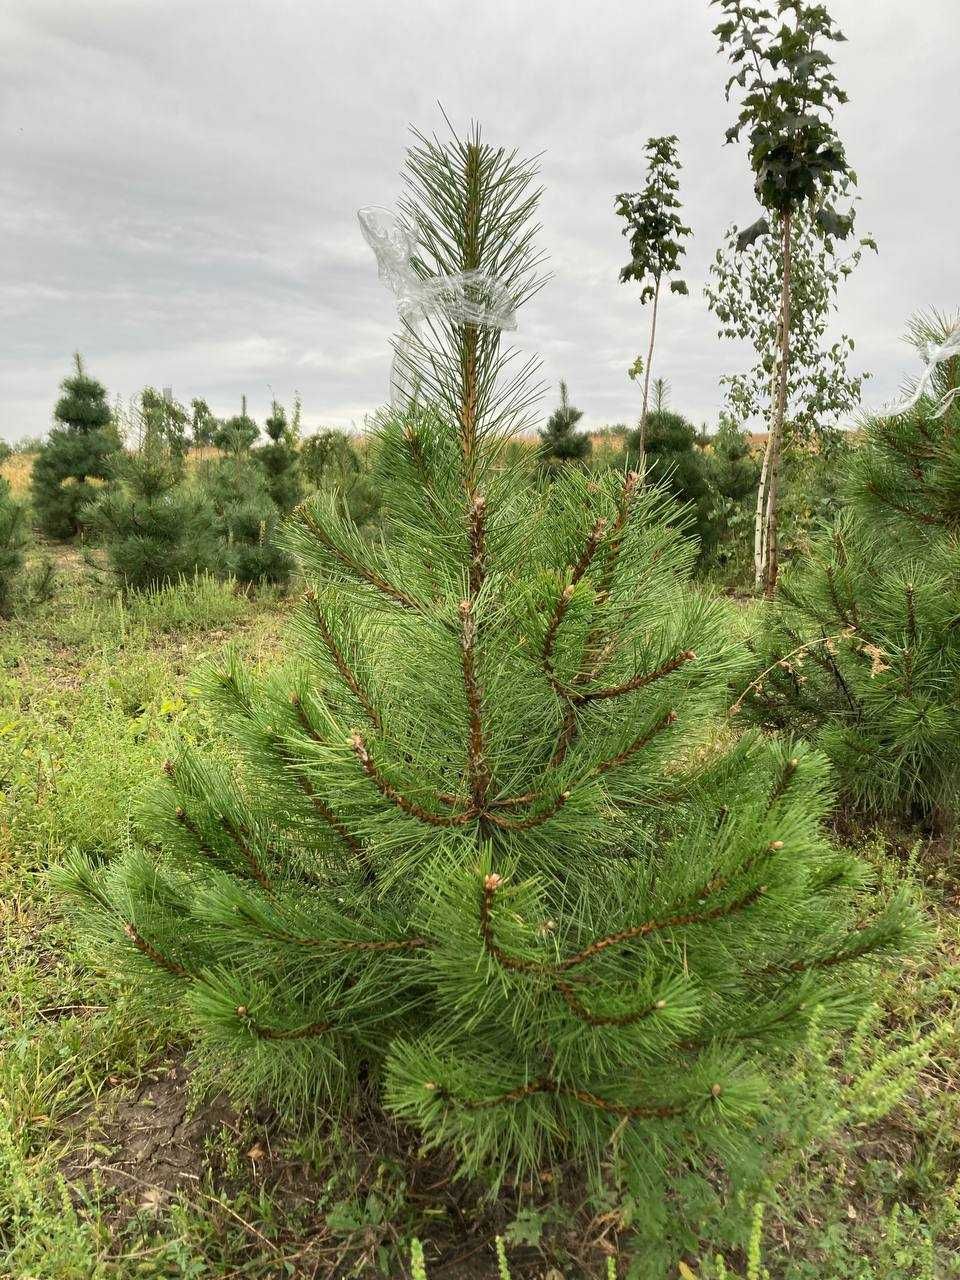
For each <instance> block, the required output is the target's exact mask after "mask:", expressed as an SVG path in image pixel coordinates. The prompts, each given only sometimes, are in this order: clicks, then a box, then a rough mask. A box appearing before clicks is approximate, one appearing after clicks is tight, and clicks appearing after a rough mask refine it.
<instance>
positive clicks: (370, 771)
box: [350, 731, 479, 827]
mask: <svg viewBox="0 0 960 1280" xmlns="http://www.w3.org/2000/svg"><path fill="white" fill-rule="evenodd" d="M350 746H351V747H352V749H353V753H354V755H355V756H356V757H357V759H358V760H359V761H360V765H361V768H362V769H363V771H364V773H365V774H366V775H367V777H368V778H369V779H370V781H371V782H372V783H373V785H374V786H375V787H376V788H377V790H378V791H379V792H380V794H381V795H382V796H383V797H384V799H386V800H389V801H390V803H391V804H395V805H396V806H397V808H398V809H402V810H403V811H404V813H409V814H410V815H411V817H414V818H418V819H419V820H420V821H421V822H426V823H428V824H429V825H430V826H432V827H462V826H464V825H466V823H468V822H472V821H473V820H474V819H475V818H477V817H478V816H479V814H478V812H477V810H476V809H467V810H466V811H465V812H463V813H456V814H450V815H449V816H445V815H444V814H441V813H432V812H431V811H430V810H429V809H425V808H424V807H423V805H422V804H419V803H418V802H417V801H416V800H411V799H409V798H408V797H407V796H405V795H403V794H402V792H400V791H398V790H397V788H396V787H395V786H394V785H393V783H391V782H389V781H388V780H387V778H385V777H384V775H383V774H382V773H381V771H380V769H379V768H378V766H377V764H376V763H375V761H374V759H373V757H372V756H371V755H370V751H369V748H368V747H367V744H366V742H365V741H364V738H363V734H361V733H360V732H359V731H354V733H352V734H351V735H350Z"/></svg>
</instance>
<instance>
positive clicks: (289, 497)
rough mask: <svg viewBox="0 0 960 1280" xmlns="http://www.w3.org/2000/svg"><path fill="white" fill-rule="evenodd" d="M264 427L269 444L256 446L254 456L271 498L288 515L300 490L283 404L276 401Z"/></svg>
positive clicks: (294, 445) (293, 441)
mask: <svg viewBox="0 0 960 1280" xmlns="http://www.w3.org/2000/svg"><path fill="white" fill-rule="evenodd" d="M263 427H264V430H265V431H266V433H267V437H268V439H269V441H270V443H269V444H265V445H262V446H261V447H260V448H259V449H257V451H256V453H255V455H254V456H255V457H256V459H257V461H258V462H259V463H260V465H261V466H262V467H263V469H264V471H265V472H266V475H267V491H268V493H269V494H270V497H271V499H272V500H273V502H274V503H275V504H276V506H277V507H278V509H279V510H280V511H282V512H283V513H284V514H287V513H288V512H290V511H292V510H293V508H294V507H295V506H296V505H297V503H298V502H299V501H300V499H301V497H302V496H303V490H302V487H301V484H300V475H299V470H298V467H297V441H296V438H295V436H294V434H293V431H292V430H291V426H290V423H288V422H287V415H286V413H284V410H283V406H282V405H280V404H278V403H277V402H276V400H274V402H273V405H272V408H271V411H270V417H269V418H267V420H266V422H265V423H264V424H263Z"/></svg>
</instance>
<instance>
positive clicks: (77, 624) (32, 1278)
mask: <svg viewBox="0 0 960 1280" xmlns="http://www.w3.org/2000/svg"><path fill="white" fill-rule="evenodd" d="M59 578H60V586H59V590H58V593H57V595H56V596H55V597H54V598H53V599H52V600H51V601H49V602H47V603H45V604H43V605H41V606H39V607H37V608H36V609H35V610H34V611H33V612H31V613H30V614H29V615H28V616H24V617H22V618H20V619H19V620H14V621H12V622H10V623H6V624H2V630H0V936H2V938H3V946H2V949H0V1275H2V1276H3V1277H8V1276H9V1277H10V1278H11V1280H122V1278H126V1277H145V1278H146V1280H160V1278H161V1277H163V1278H166V1277H176V1278H180V1277H183V1278H185V1280H186V1278H193V1277H196V1278H197V1280H200V1278H203V1280H206V1278H207V1277H217V1278H220V1280H233V1278H234V1277H237V1278H239V1277H249V1278H253V1280H267V1278H268V1277H270V1278H271V1280H272V1278H273V1277H280V1276H297V1277H300V1276H303V1277H324V1276H331V1277H332V1276H337V1277H347V1276H358V1277H359V1276H394V1277H396V1276H409V1275H411V1274H413V1272H412V1271H411V1266H412V1265H413V1264H412V1262H411V1258H412V1257H415V1256H416V1247H415V1246H414V1245H413V1242H414V1241H415V1240H416V1241H419V1242H421V1246H422V1251H423V1256H424V1261H423V1267H424V1268H425V1272H426V1274H427V1275H428V1276H429V1277H430V1280H442V1278H443V1277H447V1280H450V1278H451V1277H457V1280H468V1278H469V1277H485V1276H490V1277H496V1276H498V1275H499V1274H502V1264H501V1262H500V1261H498V1256H497V1245H496V1243H495V1241H496V1240H497V1238H498V1237H499V1238H501V1240H502V1244H501V1246H500V1249H501V1252H502V1254H503V1256H504V1257H505V1258H506V1260H507V1265H508V1266H509V1269H510V1274H511V1275H512V1276H513V1277H514V1280H523V1278H524V1277H534V1276H540V1277H548V1276H549V1277H552V1278H553V1280H557V1277H561V1276H563V1275H564V1274H566V1275H570V1276H586V1277H593V1276H596V1277H599V1278H600V1280H605V1277H606V1276H607V1275H608V1274H611V1271H610V1266H611V1263H612V1267H613V1270H612V1274H614V1275H616V1276H619V1277H621V1280H623V1278H624V1277H632V1278H633V1280H648V1278H649V1280H659V1277H660V1276H663V1277H664V1280H667V1278H668V1277H669V1278H670V1280H673V1277H678V1276H683V1277H686V1278H687V1280H689V1277H690V1276H691V1275H692V1276H695V1277H697V1278H698V1280H708V1278H710V1277H721V1276H723V1275H727V1276H734V1275H737V1276H748V1275H749V1276H754V1277H760V1276H762V1275H763V1274H764V1273H763V1270H762V1268H764V1267H766V1268H767V1270H768V1272H769V1275H770V1276H771V1277H772V1278H776V1280H934V1278H935V1277H936V1278H937V1280H939V1278H940V1277H950V1276H954V1275H960V1268H958V1263H957V1259H958V1258H960V1090H958V1088H957V1081H958V1079H960V1045H958V1037H957V1004H958V992H960V968H958V962H960V924H958V914H957V908H958V895H960V886H958V883H957V879H956V865H955V863H953V862H952V861H951V858H952V854H951V852H950V850H949V849H946V848H944V847H943V846H942V845H940V846H934V845H927V846H924V845H916V846H910V845H907V844H904V842H903V840H902V839H901V838H899V837H897V838H893V839H890V840H887V841H884V840H882V839H880V838H879V837H878V836H876V835H864V836H863V837H862V839H860V843H861V844H862V850H861V851H862V852H863V853H864V855H865V856H866V857H867V858H868V859H869V860H870V861H871V862H872V863H873V865H874V867H875V868H876V874H877V880H878V892H879V893H880V894H881V895H882V894H884V893H886V892H889V891H892V889H893V887H894V886H895V885H896V884H898V883H899V882H900V881H901V880H902V878H903V876H904V874H905V871H906V870H910V871H911V872H912V873H913V874H915V875H916V877H917V881H918V885H919V889H918V892H919V893H920V894H921V895H922V899H923V902H924V905H925V907H926V910H927V912H928V915H929V917H930V919H931V923H932V924H933V925H934V927H935V929H936V941H935V943H934V944H933V945H932V947H931V949H930V951H929V953H928V954H927V955H925V956H924V957H922V958H921V959H920V960H918V961H917V962H915V963H914V964H912V965H909V966H907V967H905V969H904V970H903V971H902V972H898V973H895V974H891V975H890V977H889V980H888V982H887V984H886V987H885V989H884V990H883V991H882V992H881V995H880V1003H879V1008H878V1011H877V1014H876V1018H875V1021H874V1022H873V1023H871V1024H870V1025H869V1026H865V1027H864V1028H863V1031H862V1034H861V1035H860V1036H859V1037H854V1038H853V1039H852V1040H850V1041H848V1042H847V1043H846V1044H844V1045H842V1046H839V1047H838V1046H835V1045H826V1044H821V1043H819V1042H817V1041H816V1040H815V1041H813V1042H812V1043H811V1045H810V1046H809V1048H808V1050H807V1054H806V1060H805V1061H800V1062H798V1067H797V1069H798V1071H800V1070H802V1071H803V1072H804V1079H805V1080H806V1081H807V1082H808V1084H809V1088H808V1091H807V1094H806V1096H807V1098H808V1105H807V1109H806V1111H805V1112H804V1113H803V1114H802V1115H797V1116H796V1117H793V1118H792V1130H793V1135H794V1140H793V1142H792V1144H791V1145H789V1146H787V1147H784V1148H783V1149H782V1150H781V1151H780V1152H779V1153H778V1156H777V1161H776V1162H775V1174H776V1183H777V1186H776V1187H775V1186H773V1185H769V1186H767V1187H766V1188H764V1189H761V1191H760V1192H758V1196H759V1198H760V1199H762V1201H763V1206H764V1207H763V1213H762V1221H761V1219H760V1212H759V1210H758V1209H757V1208H756V1207H755V1205H754V1204H753V1203H746V1204H743V1205H740V1206H735V1208H736V1209H737V1212H738V1214H739V1220H740V1221H742V1224H743V1238H744V1240H745V1241H746V1239H747V1238H748V1237H749V1234H750V1230H751V1223H753V1224H754V1227H755V1230H754V1242H753V1244H752V1245H751V1246H749V1247H748V1248H746V1249H745V1250H744V1251H743V1252H739V1251H738V1250H736V1249H730V1248H728V1249H726V1250H725V1251H724V1258H723V1259H721V1260H720V1261H719V1262H718V1261H716V1260H715V1255H716V1254H717V1252H718V1251H719V1250H718V1248H716V1247H714V1246H710V1247H708V1248H706V1249H701V1250H700V1253H699V1255H698V1254H697V1253H696V1252H695V1251H694V1252H690V1251H687V1252H685V1253H684V1254H683V1255H682V1258H681V1257H674V1258H670V1259H669V1260H666V1261H663V1262H657V1263H652V1262H651V1261H650V1258H649V1255H646V1254H643V1253H638V1251H637V1248H636V1245H635V1243H633V1242H632V1238H631V1232H630V1229H629V1225H628V1224H627V1223H626V1222H625V1221H624V1219H623V1217H622V1215H621V1214H619V1213H618V1211H617V1210H616V1209H615V1208H614V1207H611V1208H610V1209H609V1211H608V1212H606V1213H592V1212H590V1211H587V1210H581V1211H580V1212H579V1213H576V1212H574V1211H572V1210H571V1209H570V1208H569V1206H568V1207H563V1206H561V1205H560V1204H559V1203H531V1202H530V1201H529V1200H527V1201H524V1200H522V1198H514V1199H513V1200H510V1199H506V1198H505V1199H504V1200H503V1201H501V1202H500V1203H499V1204H497V1205H494V1206H490V1205H489V1204H486V1205H484V1204H482V1203H481V1202H480V1200H479V1197H478V1195H477V1193H476V1190H475V1189H474V1188H470V1187H463V1186H459V1185H452V1184H451V1183H450V1180H449V1177H448V1172H449V1171H448V1170H447V1169H446V1167H445V1166H443V1165H442V1164H439V1165H438V1164H429V1163H427V1162H425V1161H424V1160H423V1159H422V1158H421V1156H420V1155H419V1154H418V1152H417V1148H416V1145H415V1143H414V1141H413V1140H412V1138H411V1136H410V1135H409V1134H405V1133H403V1132H401V1131H399V1130H398V1129H396V1128H395V1127H393V1126H391V1125H389V1124H388V1123H387V1122H385V1121H384V1120H383V1119H382V1117H379V1118H378V1117H377V1116H376V1114H375V1113H374V1112H371V1116H370V1117H367V1119H366V1121H365V1122H364V1123H363V1124H360V1123H358V1124H357V1125H356V1126H349V1125H348V1126H344V1127H341V1128H340V1129H338V1130H329V1129H327V1130H322V1131H321V1132H320V1133H319V1134H318V1135H314V1136H313V1137H312V1138H310V1139H309V1140H308V1139H304V1138H302V1137H301V1138H300V1139H296V1138H294V1137H292V1136H291V1135H288V1134H285V1133H284V1131H283V1129H282V1127H281V1126H279V1125H278V1124H277V1123H276V1120H275V1118H274V1117H272V1116H271V1115H270V1114H269V1113H267V1112H256V1111H252V1112H248V1113H243V1114H237V1113H236V1112H234V1111H232V1110H231V1109H230V1108H229V1107H227V1106H226V1105H225V1104H224V1103H223V1102H222V1101H217V1100H216V1099H214V1100H212V1101H211V1100H209V1099H202V1098H199V1097H194V1096H192V1094H191V1093H190V1091H189V1087H188V1079H189V1071H188V1067H187V1065H186V1063H185V1059H184V1051H185V1040H184V1037H183V1034H182V1029H181V1028H179V1027H178V1026H176V1025H168V1026H160V1027H158V1026H157V1025H156V1024H155V1023H154V1022H153V1021H152V1020H151V1021H144V1019H143V1016H142V1015H141V1014H140V1013H139V1012H138V1011H137V1006H136V1004H135V1002H134V1001H133V1000H132V998H131V995H130V993H129V992H128V991H127V990H126V988H125V986H124V984H123V982H122V981H121V980H120V978H119V977H118V975H116V974H113V973H111V972H106V971H103V970H102V969H97V968H96V967H91V966H90V965H89V964H88V962H87V959H86V957H85V955H84V952H83V946H82V939H81V938H78V937H77V935H76V933H75V931H74V929H73V927H72V925H71V924H70V923H69V921H67V920H65V919H64V918H63V916H62V913H61V905H60V902H59V900H58V899H57V897H56V896H55V895H54V893H53V892H52V890H51V888H50V885H49V881H48V877H47V872H48V870H49V868H50V867H51V866H53V865H55V864H56V863H57V862H58V860H59V859H60V858H62V857H63V855H64V854H65V853H66V852H67V851H68V850H69V849H72V848H79V849H82V850H84V851H85V852H87V853H94V854H97V855H100V856H105V857H106V856H110V854H111V853H112V852H114V851H115V850H117V849H119V848H121V847H123V845H124V844H125V843H126V842H127V841H129V840H130V839H131V828H132V822H133V815H134V813H135V809H136V803H137V797H138V794H139V793H140V791H141V790H142V787H143V784H144V781H145V780H146V779H148V778H149V777H151V776H152V775H155V773H156V772H157V770H158V769H159V768H160V766H161V763H162V761H163V759H164V758H165V755H166V744H167V741H168V738H169V735H170V734H171V733H173V732H179V733H186V734H188V735H190V736H191V737H194V738H196V739H198V740H202V741H215V740H216V737H217V726H216V725H215V724H214V723H212V722H211V721H210V719H209V717H208V716H207V714H206V712H205V709H204V707H203V705H202V704H200V703H198V702H197V701H196V700H195V699H194V698H193V696H192V693H191V689H192V683H193V679H194V675H195V673H196V671H197V668H198V665H199V664H200V663H201V662H202V660H203V659H204V657H205V656H210V655H214V654H216V653H217V652H218V651H220V650H222V649H223V648H224V647H225V646H226V645H233V646H235V647H236V648H237V649H238V650H239V651H240V653H241V654H242V655H243V656H244V659H245V660H246V661H247V662H249V663H252V664H254V665H258V666H259V665H262V666H271V665H273V664H275V663H276V662H278V661H279V660H280V659H281V656H282V653H283V645H282V634H283V625H284V618H283V614H284V611H285V607H286V606H285V605H284V603H283V602H282V601H281V600H278V599H276V598H273V597H269V596H266V597H260V598H256V599H250V598H247V597H245V596H239V595H237V594H236V593H235V591H233V590H232V589H231V587H230V586H229V585H224V584H217V583H214V582H212V581H210V580H207V579H203V578H201V579H198V580H196V581H194V582H189V583H184V584H182V585H181V586H179V587H176V588H170V589H167V590H164V591H158V592H156V593H153V594H151V595H149V596H145V597H141V598H139V599H137V600H135V601H127V602H123V601H121V600H120V599H119V598H118V597H116V596H113V595H111V594H109V593H106V592H104V591H103V589H102V588H98V587H97V586H96V585H95V584H94V583H92V582H91V580H90V579H89V577H88V575H87V574H86V572H85V570H84V568H83V565H82V562H81V560H80V558H79V557H78V556H77V555H72V554H67V555H62V556H60V557H59ZM750 616H751V615H750V613H749V611H743V610H739V608H738V607H734V606H731V626H735V627H746V626H748V625H749V618H750ZM858 839H859V838H858ZM828 1058H830V1060H831V1065H830V1067H829V1069H828V1067H827V1065H826V1063H827V1059H828ZM815 1135H818V1136H815ZM777 1188H779V1189H777ZM758 1223H759V1225H756V1224H758ZM718 1240H719V1236H718ZM411 1251H413V1252H411ZM681 1263H682V1267H683V1268H685V1269H681ZM416 1265H418V1266H419V1265H420V1264H419V1263H417V1264H416ZM651 1268H652V1269H651Z"/></svg>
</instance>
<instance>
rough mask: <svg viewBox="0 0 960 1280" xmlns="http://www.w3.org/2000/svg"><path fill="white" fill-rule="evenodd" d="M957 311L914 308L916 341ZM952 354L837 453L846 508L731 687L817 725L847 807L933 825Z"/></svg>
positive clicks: (949, 500)
mask: <svg viewBox="0 0 960 1280" xmlns="http://www.w3.org/2000/svg"><path fill="white" fill-rule="evenodd" d="M956 325H960V320H958V321H957V322H954V323H951V322H948V321H946V320H944V319H943V318H942V317H937V316H933V317H928V318H922V319H920V320H919V321H917V322H916V323H915V325H914V326H913V329H912V336H913V339H914V341H915V342H916V343H917V345H918V346H920V347H922V348H923V347H926V346H927V345H928V344H930V345H937V344H938V343H940V342H943V340H944V338H945V337H946V336H947V334H948V333H952V332H955V331H956V327H955V326H956ZM957 387H960V357H958V356H954V357H953V358H952V359H949V360H947V361H945V362H944V363H943V364H941V365H939V366H938V367H937V368H936V371H935V372H934V373H933V376H932V378H931V381H930V386H929V388H928V391H927V393H926V394H924V395H923V396H921V398H920V399H919V400H918V402H917V404H916V405H915V406H914V407H912V408H911V409H910V410H908V411H907V412H906V413H903V414H901V415H898V416H897V417H894V418H885V417H872V418H868V419H867V420H866V422H865V424H864V427H863V440H862V442H861V443H860V445H859V447H857V448H854V449H851V450H850V451H849V452H848V453H847V454H846V460H845V466H844V476H843V484H842V488H841V492H842V496H843V498H844V499H845V502H844V510H843V513H842V514H841V515H840V516H839V517H837V519H836V520H835V522H834V523H833V525H832V527H830V528H828V529H827V530H826V531H825V532H824V534H823V535H822V536H821V537H820V538H819V540H817V541H816V542H815V543H814V545H813V547H812V548H811V549H810V550H809V551H808V552H807V553H806V554H805V555H804V556H803V557H801V558H798V560H797V561H796V563H795V564H794V565H793V566H792V567H791V569H790V571H789V572H787V573H785V575H784V578H783V582H782V585H781V588H780V590H779V595H780V600H779V603H778V604H777V606H776V607H775V612H774V615H773V620H772V621H773V625H772V626H771V628H770V629H769V631H768V632H766V633H765V634H764V635H763V641H762V643H761V645H760V646H759V651H758V656H757V667H758V670H759V671H760V673H761V674H760V676H758V677H757V679H756V680H754V681H753V682H752V683H751V685H750V686H749V688H748V689H747V691H746V693H745V695H744V697H743V698H742V700H741V701H742V705H743V706H744V709H745V713H747V714H749V715H750V716H751V717H752V718H754V719H756V720H759V721H760V722H761V723H763V724H765V725H767V726H775V727H779V728H785V727H788V728H790V729H791V730H793V731H796V732H798V733H802V734H804V735H805V736H807V737H810V738H812V739H813V740H814V741H815V742H816V743H817V745H818V746H819V747H821V748H822V749H823V750H824V751H825V752H826V754H827V755H828V756H829V757H830V759H831V760H832V761H833V764H834V767H835V769H836V771H837V774H838V777H839V779H840V783H841V786H842V790H843V797H844V800H845V803H846V807H847V808H850V807H851V806H853V807H855V808H857V809H859V810H860V811H863V812H866V813H867V814H869V815H881V816H885V817H896V818H900V819H903V818H904V817H906V818H908V819H909V818H913V819H918V820H920V821H921V822H926V823H931V822H932V823H934V824H936V825H943V824H944V823H946V822H948V821H951V822H952V819H951V817H950V815H951V814H955V813H956V809H957V805H958V803H960V634H958V630H957V626H956V618H957V617H958V616H960V575H958V570H957V556H956V547H957V537H958V535H960V444H958V440H960V398H957V397H955V398H954V399H953V400H952V401H948V402H947V404H946V407H945V409H944V411H943V412H942V413H941V412H940V406H941V405H943V402H944V398H945V397H947V396H948V395H949V393H950V392H951V391H952V390H953V389H954V388H957Z"/></svg>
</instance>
